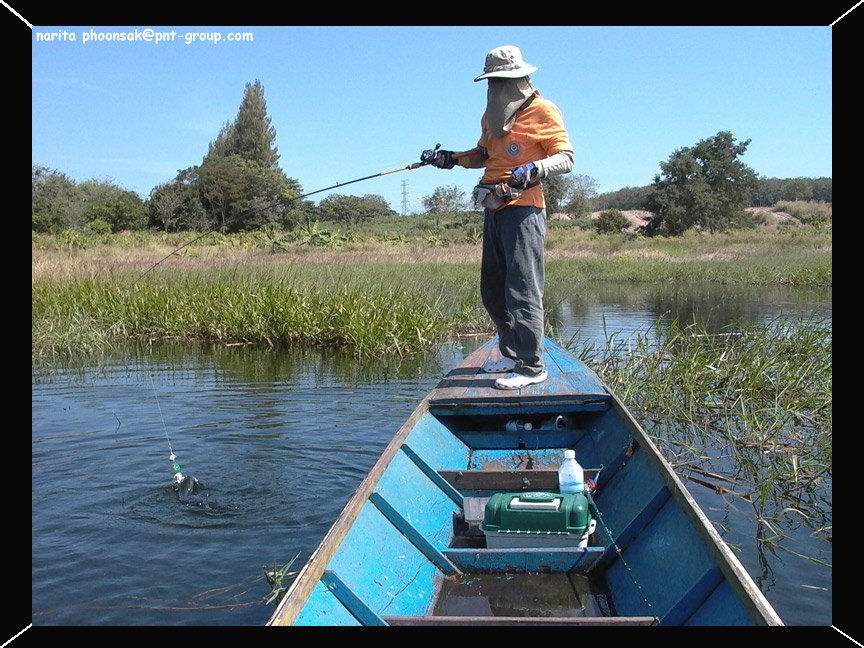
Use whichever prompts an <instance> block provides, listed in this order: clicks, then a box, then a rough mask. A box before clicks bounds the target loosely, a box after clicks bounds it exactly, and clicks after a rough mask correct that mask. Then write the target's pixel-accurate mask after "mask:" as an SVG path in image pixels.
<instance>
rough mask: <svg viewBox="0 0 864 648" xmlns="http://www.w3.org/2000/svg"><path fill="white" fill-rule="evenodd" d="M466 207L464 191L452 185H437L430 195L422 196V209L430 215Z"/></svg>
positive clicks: (457, 210)
mask: <svg viewBox="0 0 864 648" xmlns="http://www.w3.org/2000/svg"><path fill="white" fill-rule="evenodd" d="M467 207H468V202H467V200H466V199H465V192H464V191H462V190H461V189H459V188H458V187H455V186H453V185H449V186H446V187H437V188H436V189H435V191H433V192H432V194H431V195H429V196H426V197H425V198H423V209H425V210H426V213H428V214H430V215H443V214H455V213H458V212H461V211H464V210H465V209H467Z"/></svg>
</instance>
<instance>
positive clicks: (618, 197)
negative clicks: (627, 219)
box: [592, 186, 651, 211]
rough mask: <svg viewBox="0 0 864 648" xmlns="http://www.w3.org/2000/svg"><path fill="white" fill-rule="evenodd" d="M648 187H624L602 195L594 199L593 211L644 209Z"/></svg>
mask: <svg viewBox="0 0 864 648" xmlns="http://www.w3.org/2000/svg"><path fill="white" fill-rule="evenodd" d="M650 190H651V188H650V187H647V186H646V187H624V188H623V189H618V190H617V191H610V192H606V193H602V194H600V195H598V196H597V198H595V199H594V201H593V203H594V209H592V211H599V210H603V209H620V210H622V211H626V210H629V209H645V200H646V199H647V198H648V193H649V192H650Z"/></svg>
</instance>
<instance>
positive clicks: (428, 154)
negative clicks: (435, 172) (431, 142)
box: [420, 144, 441, 166]
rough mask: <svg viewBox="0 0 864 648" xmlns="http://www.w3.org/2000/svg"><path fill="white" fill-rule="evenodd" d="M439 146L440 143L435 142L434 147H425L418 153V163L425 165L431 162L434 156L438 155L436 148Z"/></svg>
mask: <svg viewBox="0 0 864 648" xmlns="http://www.w3.org/2000/svg"><path fill="white" fill-rule="evenodd" d="M440 148H441V144H436V145H435V148H434V149H426V150H425V151H423V152H422V153H421V154H420V165H421V166H425V165H427V164H432V162H433V161H434V160H435V158H436V157H437V156H438V149H440Z"/></svg>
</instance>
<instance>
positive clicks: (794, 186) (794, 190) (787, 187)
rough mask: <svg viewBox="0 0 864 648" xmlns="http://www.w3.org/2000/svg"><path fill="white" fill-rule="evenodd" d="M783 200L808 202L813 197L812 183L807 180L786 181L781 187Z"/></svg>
mask: <svg viewBox="0 0 864 648" xmlns="http://www.w3.org/2000/svg"><path fill="white" fill-rule="evenodd" d="M783 193H784V195H783V200H810V199H811V198H812V197H813V181H812V180H810V179H809V178H795V179H793V180H788V181H786V183H785V184H784V186H783Z"/></svg>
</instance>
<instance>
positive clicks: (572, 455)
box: [564, 450, 576, 459]
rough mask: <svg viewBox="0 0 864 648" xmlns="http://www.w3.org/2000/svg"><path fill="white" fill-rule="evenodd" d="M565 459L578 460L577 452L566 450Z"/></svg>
mask: <svg viewBox="0 0 864 648" xmlns="http://www.w3.org/2000/svg"><path fill="white" fill-rule="evenodd" d="M564 458H565V459H575V458H576V451H575V450H565V451H564Z"/></svg>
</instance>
